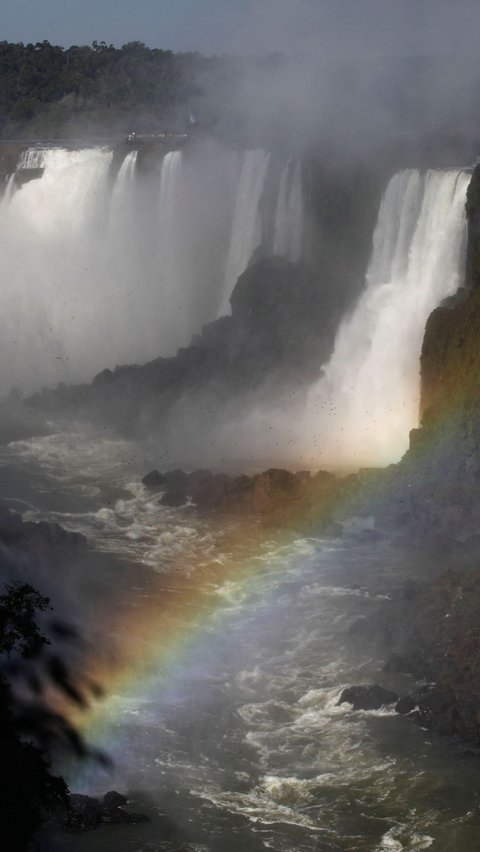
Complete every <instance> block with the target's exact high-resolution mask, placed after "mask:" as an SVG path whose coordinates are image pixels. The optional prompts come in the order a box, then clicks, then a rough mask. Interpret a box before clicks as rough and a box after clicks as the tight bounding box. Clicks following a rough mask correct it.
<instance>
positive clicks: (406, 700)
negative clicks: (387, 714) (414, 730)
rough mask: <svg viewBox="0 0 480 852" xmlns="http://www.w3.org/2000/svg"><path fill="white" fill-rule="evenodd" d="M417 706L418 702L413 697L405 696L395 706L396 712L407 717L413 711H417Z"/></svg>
mask: <svg viewBox="0 0 480 852" xmlns="http://www.w3.org/2000/svg"><path fill="white" fill-rule="evenodd" d="M416 706H417V702H416V701H415V699H414V698H412V696H411V695H404V696H402V698H399V700H398V701H397V703H396V704H395V712H396V713H400V715H401V716H406V715H407V714H408V713H411V712H412V710H415V707H416Z"/></svg>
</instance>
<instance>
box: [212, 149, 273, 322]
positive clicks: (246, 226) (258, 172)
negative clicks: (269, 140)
mask: <svg viewBox="0 0 480 852" xmlns="http://www.w3.org/2000/svg"><path fill="white" fill-rule="evenodd" d="M269 160H270V155H269V154H267V153H266V152H265V151H262V150H259V151H247V152H246V153H245V156H244V161H243V165H242V169H241V172H240V177H239V180H238V187H237V195H236V199H235V211H234V216H233V226H232V234H231V239H230V248H229V252H228V258H227V263H226V273H225V296H224V300H223V303H222V304H221V306H220V313H221V314H224V313H226V312H227V311H228V301H229V299H230V294H231V292H232V290H233V287H234V285H235V282H236V280H237V278H238V276H239V275H241V273H242V272H243V271H244V270H245V268H246V267H247V265H248V262H249V260H250V258H251V256H252V254H253V252H254V251H255V249H256V248H258V246H259V245H260V243H261V241H262V220H261V216H260V211H259V202H260V199H261V196H262V191H263V188H264V185H265V179H266V176H267V172H268V164H269Z"/></svg>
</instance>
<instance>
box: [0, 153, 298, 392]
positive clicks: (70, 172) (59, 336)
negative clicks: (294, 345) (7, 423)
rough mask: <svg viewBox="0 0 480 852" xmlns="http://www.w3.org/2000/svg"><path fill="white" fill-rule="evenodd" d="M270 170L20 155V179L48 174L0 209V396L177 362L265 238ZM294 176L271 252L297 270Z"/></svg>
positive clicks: (233, 163)
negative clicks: (136, 365)
mask: <svg viewBox="0 0 480 852" xmlns="http://www.w3.org/2000/svg"><path fill="white" fill-rule="evenodd" d="M271 159H272V158H271V155H270V154H268V153H267V152H265V151H262V150H258V151H245V152H243V153H240V154H238V153H236V152H233V151H228V150H226V149H224V148H219V147H217V146H216V147H209V146H205V147H204V148H202V147H201V146H197V148H196V149H195V150H194V151H184V152H180V151H172V152H169V153H167V154H166V155H165V156H164V157H163V160H159V161H158V162H157V164H156V165H155V164H152V163H150V165H149V166H148V167H147V168H142V167H140V166H139V157H138V154H137V152H136V151H132V152H130V153H127V154H126V156H125V157H124V158H123V161H122V160H121V161H120V162H119V161H118V159H117V155H114V152H113V151H111V150H108V149H104V148H94V149H86V150H77V151H75V150H66V149H62V148H45V149H30V150H27V151H25V152H24V153H23V154H22V156H21V158H20V161H19V164H18V168H19V169H20V170H22V174H23V175H25V174H27V173H28V171H29V170H32V174H33V171H36V172H38V171H40V170H43V173H42V174H41V176H40V177H39V176H38V175H36V178H37V179H34V180H30V181H28V182H26V183H23V185H22V186H21V187H20V186H18V187H17V188H16V189H15V188H14V184H13V178H12V179H11V180H10V181H9V184H8V189H7V192H6V193H5V194H4V196H3V199H2V201H1V204H0V244H1V251H2V259H3V277H2V285H1V286H2V297H3V300H2V313H1V316H0V354H1V355H2V357H1V359H0V392H5V391H7V390H8V389H9V388H10V386H12V385H17V386H19V387H21V388H22V389H23V390H26V391H29V390H33V389H35V388H37V387H39V386H41V385H54V384H56V383H57V382H58V381H83V380H88V379H91V378H92V377H93V375H94V374H95V373H96V372H98V371H99V370H102V369H103V368H105V367H114V366H115V365H116V364H118V363H132V362H144V361H147V360H149V359H151V358H155V357H157V356H159V355H171V354H174V353H175V352H176V350H177V349H178V347H180V346H185V345H187V344H188V343H189V342H190V340H191V338H192V336H193V334H195V333H196V332H198V331H200V329H201V327H202V325H204V324H205V323H206V322H209V321H211V320H213V319H215V317H217V316H218V315H219V314H221V313H225V312H228V303H229V299H230V295H231V292H232V290H233V287H234V285H235V283H236V280H237V278H238V276H239V275H240V274H241V273H242V272H243V271H244V269H245V268H246V266H247V265H248V263H249V261H250V259H251V256H252V253H253V252H254V250H255V248H257V246H258V245H259V244H260V242H261V241H262V239H263V237H264V231H265V229H264V227H263V224H262V221H263V217H262V198H263V191H264V186H265V182H266V178H267V174H268V172H269V167H270V162H271ZM292 169H293V170H294V171H295V164H293V166H292V163H291V162H290V161H289V163H288V164H287V166H286V167H285V168H284V177H280V178H279V181H280V184H281V185H280V187H279V189H278V194H279V201H278V205H277V206H278V211H279V212H278V213H277V219H278V224H277V225H276V229H275V233H277V232H278V233H280V232H281V236H277V237H275V235H274V236H273V238H272V240H274V241H275V244H276V247H277V250H278V251H282V252H283V253H285V254H286V255H287V256H288V257H290V258H291V259H298V258H297V256H298V246H299V239H300V240H301V236H300V237H299V236H298V234H299V228H300V230H301V225H302V219H301V216H302V211H300V213H299V210H298V206H299V205H300V207H301V204H302V198H301V195H300V197H299V194H298V180H297V178H295V174H294V173H293V172H292ZM297 171H298V170H297ZM285 175H286V176H285ZM295 186H296V188H295ZM289 217H290V218H289ZM292 235H293V236H292ZM265 250H266V251H267V252H268V251H271V250H272V246H271V245H270V246H266V247H265ZM7 353H8V354H7Z"/></svg>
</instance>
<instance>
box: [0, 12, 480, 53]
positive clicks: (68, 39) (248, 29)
mask: <svg viewBox="0 0 480 852" xmlns="http://www.w3.org/2000/svg"><path fill="white" fill-rule="evenodd" d="M0 24H1V27H0V30H1V32H0V38H1V39H6V40H8V41H24V42H28V41H32V42H36V41H42V40H43V39H48V40H49V41H51V42H54V43H56V44H61V45H63V46H65V47H67V46H69V45H70V44H90V43H91V42H92V41H93V39H97V40H98V41H101V40H105V41H106V42H107V43H110V42H113V44H115V45H116V46H119V45H121V44H123V43H124V42H126V41H133V40H139V41H144V42H145V43H146V44H148V45H149V46H150V47H163V48H171V49H173V50H192V49H193V50H200V51H203V52H207V53H212V52H216V53H221V52H224V51H225V52H228V51H237V52H250V51H252V52H270V51H273V50H277V49H286V50H293V51H306V50H309V51H315V52H322V53H325V52H326V53H329V54H336V53H342V54H345V53H348V54H353V53H355V54H358V53H360V54H365V53H367V54H368V53H379V52H381V53H387V54H388V53H411V52H429V53H430V52H438V51H442V52H443V51H450V50H455V51H465V50H467V51H470V50H471V49H472V50H473V49H475V47H476V44H477V42H478V37H479V28H480V0H0Z"/></svg>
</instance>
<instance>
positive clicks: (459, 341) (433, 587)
mask: <svg viewBox="0 0 480 852" xmlns="http://www.w3.org/2000/svg"><path fill="white" fill-rule="evenodd" d="M467 218H468V233H469V239H468V250H467V274H466V283H467V289H464V290H462V291H460V292H459V293H458V294H457V295H456V296H454V297H452V298H451V299H449V300H447V301H446V302H445V303H444V304H443V305H441V306H440V307H438V308H437V309H436V310H435V311H434V312H433V313H432V314H431V316H430V317H429V320H428V322H427V326H426V330H425V337H424V342H423V348H422V354H421V415H422V420H421V426H420V428H419V429H417V430H414V431H413V433H412V435H411V444H410V449H409V451H408V452H407V454H406V456H405V457H404V459H403V460H402V461H401V462H400V464H399V465H397V466H395V467H394V468H393V469H392V471H391V474H390V477H389V480H388V483H387V485H386V486H385V484H384V491H383V497H384V499H383V502H382V505H381V506H380V505H378V506H377V510H376V521H377V525H378V526H380V527H383V528H389V530H390V531H391V532H395V534H396V535H397V539H398V540H399V541H401V542H403V543H404V544H405V543H406V542H409V543H410V544H411V543H412V542H415V544H416V545H417V546H419V547H420V546H424V547H425V548H430V549H431V548H432V547H433V548H435V547H436V554H437V556H436V567H435V569H434V571H433V573H434V575H436V578H435V579H434V580H432V579H430V580H429V579H427V578H426V577H427V574H428V573H429V571H428V570H427V569H426V568H425V567H424V566H423V565H422V562H420V563H419V564H420V568H419V576H418V583H416V584H414V586H410V587H409V588H405V589H404V592H403V594H402V595H400V596H399V597H398V598H397V599H396V600H395V601H394V602H393V603H392V607H391V610H390V611H389V612H388V617H387V618H386V619H385V620H384V623H383V626H382V627H381V630H383V640H384V641H385V643H386V646H387V647H388V648H389V649H390V651H391V653H392V658H391V663H390V665H392V666H394V668H396V669H397V670H401V671H404V672H408V673H410V674H413V675H414V676H415V677H417V678H419V679H421V680H424V681H429V682H430V684H433V687H432V686H431V687H430V688H429V690H427V691H426V694H424V696H423V699H422V701H423V705H422V706H423V708H424V709H423V710H422V713H421V718H420V721H421V723H422V724H424V725H426V726H427V727H429V728H430V729H432V730H434V731H437V732H439V733H443V734H455V735H459V736H461V737H463V738H465V739H468V740H470V741H472V740H473V741H475V742H479V741H480V637H479V628H478V605H479V600H480V568H479V564H480V345H479V341H480V168H479V167H478V166H477V168H476V170H475V172H474V175H473V179H472V183H471V185H470V188H469V191H468V201H467ZM386 495H388V496H386Z"/></svg>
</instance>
